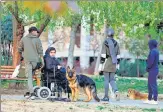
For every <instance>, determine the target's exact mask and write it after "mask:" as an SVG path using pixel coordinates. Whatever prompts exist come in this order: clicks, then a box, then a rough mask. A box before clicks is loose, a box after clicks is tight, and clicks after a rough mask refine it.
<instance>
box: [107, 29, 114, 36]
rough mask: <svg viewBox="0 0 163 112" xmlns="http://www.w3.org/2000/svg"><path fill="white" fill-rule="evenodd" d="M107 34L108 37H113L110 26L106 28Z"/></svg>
mask: <svg viewBox="0 0 163 112" xmlns="http://www.w3.org/2000/svg"><path fill="white" fill-rule="evenodd" d="M107 36H108V37H114V30H113V29H111V28H108V31H107Z"/></svg>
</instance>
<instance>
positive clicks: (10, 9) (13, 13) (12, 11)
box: [8, 6, 19, 22]
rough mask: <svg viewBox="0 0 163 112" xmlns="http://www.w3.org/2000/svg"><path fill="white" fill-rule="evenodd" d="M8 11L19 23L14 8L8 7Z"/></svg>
mask: <svg viewBox="0 0 163 112" xmlns="http://www.w3.org/2000/svg"><path fill="white" fill-rule="evenodd" d="M8 9H9V11H10V12H11V14H12V15H13V16H14V17H15V19H16V21H17V22H19V18H18V17H17V16H16V15H15V12H14V10H13V8H12V7H11V6H10V7H8Z"/></svg>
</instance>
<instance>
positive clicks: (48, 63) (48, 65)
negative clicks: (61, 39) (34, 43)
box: [44, 47, 60, 72]
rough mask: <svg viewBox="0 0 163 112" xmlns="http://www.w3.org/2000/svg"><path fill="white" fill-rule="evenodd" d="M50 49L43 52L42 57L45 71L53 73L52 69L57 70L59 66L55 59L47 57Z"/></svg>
mask: <svg viewBox="0 0 163 112" xmlns="http://www.w3.org/2000/svg"><path fill="white" fill-rule="evenodd" d="M51 49H52V47H50V48H48V49H47V50H46V52H45V56H44V61H45V69H46V70H47V71H49V72H53V71H54V67H55V70H57V68H58V67H57V66H58V65H60V64H59V62H58V60H57V59H56V58H55V57H51V56H50V55H49V53H50V51H51Z"/></svg>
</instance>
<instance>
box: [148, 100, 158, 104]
mask: <svg viewBox="0 0 163 112" xmlns="http://www.w3.org/2000/svg"><path fill="white" fill-rule="evenodd" d="M149 104H151V105H158V101H154V100H152V101H150V102H149Z"/></svg>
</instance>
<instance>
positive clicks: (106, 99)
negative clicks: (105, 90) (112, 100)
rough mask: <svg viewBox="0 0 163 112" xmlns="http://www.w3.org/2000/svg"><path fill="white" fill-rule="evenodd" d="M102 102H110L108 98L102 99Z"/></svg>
mask: <svg viewBox="0 0 163 112" xmlns="http://www.w3.org/2000/svg"><path fill="white" fill-rule="evenodd" d="M101 101H109V98H108V97H104V98H103V99H101Z"/></svg>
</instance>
